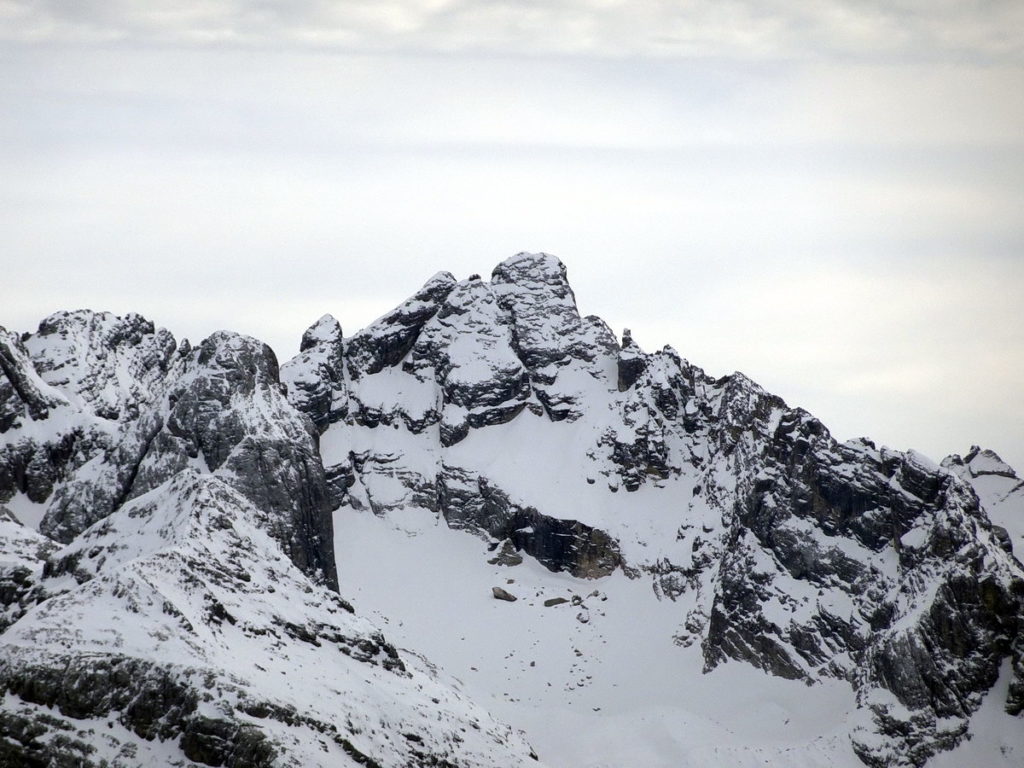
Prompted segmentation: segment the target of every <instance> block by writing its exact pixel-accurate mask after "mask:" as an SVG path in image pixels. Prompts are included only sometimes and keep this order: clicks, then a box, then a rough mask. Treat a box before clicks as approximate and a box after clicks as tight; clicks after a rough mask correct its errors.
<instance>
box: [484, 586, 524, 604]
mask: <svg viewBox="0 0 1024 768" xmlns="http://www.w3.org/2000/svg"><path fill="white" fill-rule="evenodd" d="M491 594H493V595H494V599H495V600H504V601H506V602H509V603H514V602H515V601H516V600H518V599H519V598H518V597H516V596H515V595H513V594H512V593H511V592H509V591H507V590H505V589H502V588H501V587H491Z"/></svg>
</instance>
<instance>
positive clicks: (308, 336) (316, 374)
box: [281, 315, 348, 433]
mask: <svg viewBox="0 0 1024 768" xmlns="http://www.w3.org/2000/svg"><path fill="white" fill-rule="evenodd" d="M281 382H282V383H284V384H285V385H286V386H287V387H288V402H290V403H291V404H292V405H293V406H294V407H295V409H296V410H298V411H299V412H300V413H304V414H306V415H307V416H309V418H310V419H312V420H313V423H314V424H315V425H316V427H317V429H318V430H319V431H320V432H321V433H322V432H323V431H324V430H326V429H327V427H328V426H329V425H331V424H332V423H334V422H336V421H339V420H341V419H343V418H345V416H346V415H348V391H347V387H346V385H345V344H344V339H343V337H342V333H341V325H340V324H339V323H338V321H337V320H335V319H334V318H333V317H331V316H330V315H324V316H323V317H321V318H320V319H319V320H317V321H316V322H315V323H314V324H313V325H311V326H310V327H309V328H308V329H307V330H306V332H305V333H304V334H303V335H302V343H301V345H300V347H299V354H298V356H297V357H294V358H292V359H291V360H289V361H288V362H287V363H285V364H284V365H282V366H281Z"/></svg>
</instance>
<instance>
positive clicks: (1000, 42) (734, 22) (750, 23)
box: [0, 0, 1024, 61]
mask: <svg viewBox="0 0 1024 768" xmlns="http://www.w3.org/2000/svg"><path fill="white" fill-rule="evenodd" d="M0 20H2V21H3V25H2V26H3V29H4V30H5V33H4V35H5V37H6V38H7V39H9V40H21V41H65V42H67V41H85V42H114V41H119V42H127V43H167V44H177V45H252V46H270V47H290V48H328V49H342V50H350V51H378V52H381V51H390V52H396V51H434V52H446V53H452V52H470V53H481V52H487V53H499V54H512V55H519V54H533V55H538V54H541V55H543V54H555V55H587V56H597V57H604V56H612V57H616V56H669V57H678V56H684V57H685V56H730V57H739V58H753V59H773V58H776V59H777V58H783V59H785V58H790V57H807V56H809V55H810V56H815V57H826V58H835V57H839V58H850V57H852V58H863V57H878V56H891V57H895V58H900V59H912V60H935V59H937V58H946V59H948V58H950V57H967V58H970V59H979V60H985V61H1020V60H1021V58H1022V56H1024V39H1022V33H1021V30H1022V29H1024V6H1022V5H1021V3H1019V2H1016V0H992V1H990V2H955V1H953V0H939V1H938V2H895V3H894V2H889V1H888V0H886V1H885V2H882V1H881V0H872V1H869V2H862V1H857V0H823V1H822V2H815V3H806V2H802V1H800V0H775V1H774V2H771V1H768V2H765V1H764V0H695V1H692V2H678V0H647V1H646V2H607V3H600V4H596V3H592V2H584V1H583V0H560V1H558V2H543V3H541V2H524V1H523V0H515V1H514V2H513V1H512V0H493V1H490V2H484V1H480V0H477V1H468V0H418V1H416V0H383V1H375V0H347V1H346V2H343V3H334V2H326V1H325V0H264V1H263V2H243V1H242V0H207V1H206V2H201V1H200V2H190V3H184V2H180V0H149V1H148V2H146V3H130V2H124V0H119V1H117V2H97V1H96V0H88V1H86V2H79V1H78V0H43V2H29V1H28V0H14V2H8V3H6V4H4V6H2V8H0Z"/></svg>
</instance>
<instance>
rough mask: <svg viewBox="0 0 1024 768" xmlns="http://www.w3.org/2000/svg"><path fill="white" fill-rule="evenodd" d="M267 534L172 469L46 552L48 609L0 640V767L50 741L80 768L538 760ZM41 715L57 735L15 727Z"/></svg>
mask: <svg viewBox="0 0 1024 768" xmlns="http://www.w3.org/2000/svg"><path fill="white" fill-rule="evenodd" d="M270 524H271V520H269V519H268V515H267V514H266V513H264V512H261V511H259V510H257V509H256V508H255V507H253V506H252V504H251V503H249V502H248V501H246V500H245V499H244V498H243V497H242V496H241V495H240V494H238V493H237V492H236V491H234V490H233V489H232V488H231V487H230V486H229V485H228V484H227V483H226V482H225V481H223V480H222V479H220V478H218V477H215V476H212V475H200V474H198V473H196V472H195V471H194V470H185V471H183V472H181V473H179V474H177V475H176V476H175V477H174V478H173V479H172V480H170V481H169V482H168V483H166V484H165V485H162V486H160V487H159V488H157V489H155V490H153V491H151V492H149V493H147V494H144V495H143V496H140V497H139V498H137V499H135V500H134V501H132V502H131V503H130V504H127V505H125V506H124V507H122V508H121V509H120V510H118V511H117V512H115V513H113V514H112V515H110V516H109V517H107V518H105V519H104V520H102V521H100V522H99V523H97V524H96V525H94V526H92V527H91V528H89V529H88V530H86V531H85V532H83V533H82V534H81V535H80V536H78V537H77V538H76V539H75V541H74V542H73V543H72V544H70V545H68V546H67V547H65V548H64V549H62V550H60V551H58V552H57V553H55V554H53V555H52V556H50V557H49V558H48V563H47V567H46V578H44V579H43V580H42V581H41V583H40V589H41V591H42V595H43V596H47V595H48V597H47V599H45V600H43V601H42V602H40V603H39V604H38V605H36V606H35V607H33V608H31V609H30V610H28V612H27V613H25V614H24V615H23V616H22V617H21V618H20V619H19V620H17V621H16V622H15V623H14V624H13V625H12V626H11V627H10V628H8V629H7V631H6V632H4V633H3V635H2V636H0V646H2V651H0V685H3V686H4V688H5V689H6V690H7V691H8V692H9V695H8V696H7V698H6V699H5V701H4V705H3V707H2V708H0V720H2V721H3V722H2V723H0V724H2V725H3V726H4V728H5V730H6V732H7V734H8V737H9V739H11V740H10V741H8V742H6V743H5V744H4V745H3V746H0V762H3V761H4V760H5V759H13V760H14V761H15V764H17V762H18V760H29V761H31V760H30V759H31V758H33V757H39V756H40V754H41V755H42V756H43V757H44V762H45V759H48V758H52V757H53V754H54V752H53V751H51V752H47V751H42V752H40V750H41V748H42V744H43V742H49V743H48V745H47V747H46V748H47V749H49V750H54V751H55V752H56V754H57V755H58V756H61V757H67V758H68V759H72V757H71V756H74V755H75V754H77V755H78V756H79V758H81V759H83V760H86V762H83V763H82V764H83V765H99V764H101V761H102V760H108V761H110V762H111V763H112V764H113V765H121V766H129V765H138V764H139V763H138V762H136V761H137V760H139V759H143V756H145V759H143V762H148V761H150V760H154V761H157V763H158V764H165V765H172V764H181V765H192V762H189V761H195V762H200V763H206V764H209V765H222V764H227V765H236V766H239V768H241V767H242V766H248V767H250V768H251V767H252V766H270V765H271V764H272V765H274V766H296V768H298V767H299V766H302V768H312V767H313V766H324V768H327V767H328V766H330V767H331V768H335V767H337V766H346V765H356V764H359V765H379V766H394V767H395V768H398V766H416V765H445V766H465V767H466V768H469V767H471V766H473V767H476V766H481V767H482V766H493V767H494V768H498V767H500V768H506V767H508V766H519V765H527V764H530V765H536V764H537V763H536V762H535V758H534V757H533V756H532V755H531V750H530V747H529V746H528V745H527V744H526V742H525V741H524V740H523V738H522V737H521V736H520V735H519V734H517V733H516V732H514V731H512V730H511V729H510V728H508V727H507V726H504V725H501V724H499V723H498V722H496V721H495V720H493V719H492V718H491V717H490V715H488V714H487V713H486V712H484V711H483V710H482V709H480V708H479V707H477V706H475V705H473V704H471V703H470V702H469V701H467V700H466V699H465V698H464V697H463V696H461V695H460V694H459V693H457V692H456V691H455V690H453V689H452V688H450V687H448V686H446V685H444V684H443V683H441V682H440V681H439V680H438V679H437V677H436V676H435V674H434V673H433V672H432V668H431V666H430V665H429V664H428V663H427V662H425V661H423V660H422V659H420V658H419V657H418V656H416V655H413V654H408V653H406V654H402V655H399V654H398V653H397V652H396V651H395V650H394V648H393V647H392V646H391V645H390V644H389V643H388V642H387V641H386V640H385V639H384V637H383V636H382V635H381V634H380V632H379V631H378V630H377V629H376V628H375V627H374V626H373V625H372V624H370V623H369V622H368V621H366V620H364V619H362V618H359V617H357V616H355V615H353V613H352V609H351V607H350V606H349V605H348V604H347V603H346V602H345V601H344V600H342V599H341V598H339V597H338V595H337V594H335V593H334V592H331V591H329V590H327V589H324V588H322V587H318V586H316V585H314V584H313V583H312V582H311V581H310V579H309V578H308V577H306V576H305V575H304V574H303V573H301V572H300V571H299V570H298V568H297V567H296V566H294V565H293V564H292V562H291V561H290V560H289V558H288V557H286V556H285V554H284V553H283V552H282V551H281V549H280V547H279V545H278V543H277V542H276V541H275V540H274V539H272V538H271V537H270V535H269V534H268V533H267V532H266V528H267V527H268V526H269V525H270ZM29 534H33V532H29ZM34 535H35V536H38V534H34ZM40 538H41V537H40ZM153 697H156V698H157V699H159V702H158V705H157V706H156V709H157V713H156V715H155V717H156V718H157V719H156V721H154V720H153V716H152V714H151V713H150V709H151V707H147V706H144V704H145V702H146V701H147V700H148V699H151V698H153ZM140 699H141V700H142V701H143V705H140V704H139V700H140ZM40 706H47V707H50V706H53V707H55V709H54V711H52V712H51V713H50V714H49V718H50V721H52V722H56V723H58V725H57V727H56V728H52V727H51V728H48V729H46V730H45V731H44V735H43V736H42V737H39V734H36V735H35V736H33V735H32V733H33V731H32V729H31V728H29V729H28V730H27V731H26V730H24V729H19V728H18V727H17V726H18V724H22V725H24V724H27V723H30V722H32V721H33V720H35V719H36V718H38V717H39V715H40ZM108 722H109V723H110V725H109V726H108V725H107V723H108ZM114 722H117V723H119V726H118V727H115V726H114V725H113V723H114ZM12 723H13V724H14V725H12ZM97 728H98V729H99V731H100V733H102V734H103V735H102V736H100V737H97V736H96V730H97ZM60 732H63V734H64V737H65V738H69V739H70V743H71V746H70V747H68V748H67V750H66V751H65V752H64V753H61V751H60V750H61V747H60V745H59V744H58V743H54V742H53V739H55V738H57V737H56V734H57V733H60ZM12 734H14V736H12ZM18 734H27V735H25V736H24V741H21V742H20V744H19V743H18V741H17V739H16V736H17V735H18ZM154 736H156V737H157V738H158V739H159V740H160V741H161V742H164V744H163V745H162V746H160V747H156V748H155V751H154V745H152V744H151V743H149V742H151V741H152V738H153V737H154ZM40 738H42V741H40ZM5 750H6V751H5ZM11 750H13V751H11ZM19 750H20V751H19ZM68 752H70V755H71V756H69V754H68ZM4 764H11V763H4ZM67 764H69V765H70V764H72V763H70V762H69V763H67ZM75 764H78V763H75Z"/></svg>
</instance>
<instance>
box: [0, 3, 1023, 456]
mask: <svg viewBox="0 0 1024 768" xmlns="http://www.w3.org/2000/svg"><path fill="white" fill-rule="evenodd" d="M335 6H336V7H335ZM0 67H2V71H3V73H4V76H3V78H0V178H3V180H4V181H3V184H2V185H0V258H2V260H3V261H2V267H3V271H2V273H0V274H2V279H0V324H2V325H4V326H5V327H7V328H10V329H13V330H19V331H25V330H34V329H35V327H36V325H37V323H38V322H39V320H40V319H41V318H42V317H44V316H45V315H47V314H49V313H50V312H52V311H54V310H57V309H74V308H80V307H89V308H93V309H109V310H112V311H115V312H118V313H124V312H128V311H137V312H141V313H142V314H144V315H147V316H148V317H150V318H152V319H153V320H154V321H155V322H157V323H158V324H160V325H164V326H166V327H168V328H169V329H171V330H172V331H173V332H174V333H175V335H176V336H178V337H179V338H180V337H182V336H188V337H190V338H192V339H193V340H198V339H200V338H202V337H203V336H205V335H206V334H208V333H209V332H211V331H213V330H216V329H218V328H230V329H233V330H238V331H241V332H244V333H249V334H251V335H254V336H257V337H260V338H262V339H264V340H266V341H268V342H269V343H270V344H271V345H272V346H273V347H274V348H275V350H276V351H277V353H278V355H279V356H280V357H282V358H287V357H288V356H290V355H291V354H293V353H294V352H295V351H297V347H298V340H299V337H300V336H301V334H302V331H303V330H304V329H305V327H306V326H308V325H309V324H310V323H312V322H313V321H314V320H315V319H316V318H317V317H319V316H320V315H321V314H323V313H325V312H330V313H332V314H334V315H335V316H336V317H338V319H339V320H340V321H341V322H342V325H343V327H344V328H345V331H346V333H352V332H354V331H355V330H357V329H358V328H359V327H361V326H363V325H365V324H366V323H368V322H370V321H371V320H372V319H373V318H374V317H376V316H378V315H380V314H383V313H384V312H386V311H387V310H389V309H390V308H391V307H393V306H394V305H396V304H397V303H399V302H400V301H402V300H403V299H404V298H405V297H407V296H408V295H409V294H411V293H412V292H413V291H415V290H416V288H417V287H418V286H419V285H420V284H421V283H422V282H423V281H425V280H426V279H427V278H428V277H430V275H432V274H433V273H434V272H436V271H438V270H441V269H446V270H450V271H451V272H453V273H454V274H455V275H456V276H457V277H460V278H463V277H466V276H468V275H469V274H471V273H481V274H483V275H484V277H486V276H487V275H488V274H489V272H490V270H491V269H492V268H493V266H494V265H495V264H497V263H498V262H499V261H501V260H502V259H504V258H506V257H508V256H511V255H512V254H513V253H515V252H517V251H521V250H543V251H547V252H550V253H554V254H556V255H557V256H559V257H560V258H561V259H562V260H563V261H564V262H565V263H566V265H567V266H568V269H569V275H570V280H571V282H572V285H573V288H574V289H575V291H576V296H577V300H578V303H579V306H580V309H581V311H582V312H584V313H588V314H597V315H600V316H601V317H603V318H604V319H605V320H606V321H608V323H609V324H610V325H611V326H612V328H613V329H614V330H616V332H621V330H622V328H623V327H629V328H631V329H632V331H633V334H634V337H635V338H636V339H637V340H638V341H639V343H640V344H641V345H642V346H643V347H644V348H645V349H647V350H653V349H657V348H660V347H661V346H662V345H664V344H671V345H672V346H673V347H675V348H676V349H677V350H678V351H679V353H680V354H681V355H683V356H684V357H686V358H687V359H689V360H690V361H691V362H693V363H695V364H697V365H700V366H702V367H704V368H705V369H706V370H707V371H708V372H709V373H711V374H713V375H716V376H717V375H722V374H725V373H729V372H731V371H733V370H736V369H739V370H742V371H743V372H745V373H746V374H748V375H749V376H750V377H751V378H753V379H755V380H756V381H758V382H759V383H760V384H762V385H763V386H764V387H765V388H767V389H768V390H770V391H773V392H775V393H777V394H779V395H781V396H782V397H783V398H785V399H786V401H787V402H788V403H789V404H790V405H800V406H803V407H805V408H807V409H808V410H809V411H811V412H812V413H814V414H815V415H817V416H818V417H819V418H821V419H822V421H824V422H825V424H826V425H827V426H829V428H830V429H831V430H832V432H833V434H834V435H835V436H836V437H838V438H840V439H846V438H849V437H854V436H859V435H867V436H870V437H872V438H874V439H875V440H876V441H877V442H879V443H882V444H886V445H890V446H893V447H896V448H909V447H914V448H918V449H920V450H921V451H923V452H924V453H926V454H928V455H930V456H932V457H933V458H935V459H941V458H942V456H944V455H945V454H947V453H951V452H959V453H963V452H966V451H967V450H968V448H969V447H970V445H971V444H972V443H980V444H982V445H983V446H986V447H991V448H993V449H994V450H996V451H997V452H999V453H1000V454H1001V455H1002V456H1003V457H1004V458H1005V459H1006V460H1008V461H1009V462H1010V463H1011V464H1014V465H1015V466H1017V467H1018V468H1019V469H1020V470H1022V471H1024V404H1022V396H1024V310H1022V308H1024V99H1022V98H1021V94H1022V93H1024V3H1020V2H1017V1H1016V0H1013V1H1008V2H981V3H962V2H948V1H940V2H930V3H913V2H903V3H895V4H894V3H882V2H877V3H873V2H853V1H852V0H849V1H843V0H833V1H832V2H824V3H814V4H806V3H798V2H786V1H785V0H778V1H776V2H767V3H765V2H758V3H754V2H744V1H743V0H739V1H738V2H732V3H720V2H710V0H708V1H707V2H700V1H698V2H690V3H678V2H650V3H643V2H631V3H615V2H610V3H577V2H568V1H564V2H558V1H556V2H552V3H544V4H534V3H511V2H509V3H503V2H445V0H435V1H433V2H419V3H412V2H383V3H377V2H375V3H370V2H365V3H364V2H351V3H350V2H346V3H339V4H328V3H320V2H317V3H313V2H288V3H284V2H263V3H259V4H247V3H241V2H226V0H225V1H224V2H196V3H184V2H170V1H169V0H167V1H166V2H149V3H145V4H139V6H138V7H136V5H135V4H129V3H123V2H113V3H100V2H58V1H57V0H49V1H48V2H31V3H30V2H18V1H17V0H16V1H14V2H7V3H4V4H2V5H0Z"/></svg>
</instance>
